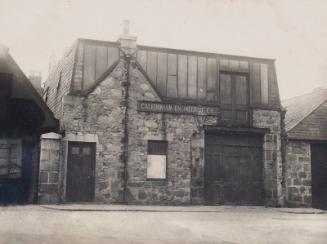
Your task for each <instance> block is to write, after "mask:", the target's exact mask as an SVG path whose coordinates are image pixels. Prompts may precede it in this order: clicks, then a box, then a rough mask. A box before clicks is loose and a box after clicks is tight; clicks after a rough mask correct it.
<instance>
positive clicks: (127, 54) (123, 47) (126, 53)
mask: <svg viewBox="0 0 327 244" xmlns="http://www.w3.org/2000/svg"><path fill="white" fill-rule="evenodd" d="M123 25H124V32H123V35H121V36H120V37H119V39H118V43H119V44H120V51H121V53H122V56H123V59H124V61H125V65H124V66H125V70H126V79H124V81H123V82H122V88H123V92H124V94H123V99H122V102H121V107H123V108H125V114H124V119H123V122H122V123H123V127H124V128H123V130H124V135H123V138H122V143H123V144H124V149H123V154H122V162H123V167H124V172H123V202H124V203H128V192H127V190H128V185H127V182H128V134H129V131H128V110H129V101H128V100H129V86H130V69H131V61H132V60H133V59H135V56H136V51H137V48H136V37H135V36H130V35H129V21H128V20H124V21H123Z"/></svg>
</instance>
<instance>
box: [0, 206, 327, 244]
mask: <svg viewBox="0 0 327 244" xmlns="http://www.w3.org/2000/svg"><path fill="white" fill-rule="evenodd" d="M0 243H1V244H4V243H6V244H7V243H24V244H29V243H31V244H32V243H33V244H36V243H47V244H48V243H69V244H71V243H87V244H90V243H226V244H227V243H228V244H231V243H249V244H250V243H251V244H254V243H278V244H279V243H291V244H295V243H296V244H302V243H312V244H319V243H321V244H325V243H327V212H324V211H320V210H314V209H285V208H282V209H273V208H264V207H228V206H219V207H205V206H200V207H145V206H143V207H141V206H119V205H111V206H108V205H62V206H60V205H57V206H55V205H53V206H20V207H18V206H16V207H15V206H11V207H0Z"/></svg>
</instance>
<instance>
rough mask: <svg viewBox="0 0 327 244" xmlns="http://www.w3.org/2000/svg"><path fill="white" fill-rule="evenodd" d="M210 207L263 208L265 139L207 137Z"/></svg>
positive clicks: (253, 136) (256, 137)
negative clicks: (263, 148)
mask: <svg viewBox="0 0 327 244" xmlns="http://www.w3.org/2000/svg"><path fill="white" fill-rule="evenodd" d="M205 147H206V149H205V153H206V156H205V200H206V203H207V204H211V205H220V204H230V205H262V204H263V181H262V178H263V175H262V164H263V163H262V136H260V135H253V134H221V133H217V134H206V143H205Z"/></svg>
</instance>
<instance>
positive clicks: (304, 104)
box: [282, 88, 327, 132]
mask: <svg viewBox="0 0 327 244" xmlns="http://www.w3.org/2000/svg"><path fill="white" fill-rule="evenodd" d="M325 101H327V88H317V89H315V90H313V91H312V92H311V93H307V94H304V95H301V96H297V97H293V98H290V99H287V100H284V101H282V105H283V107H284V108H286V115H285V127H286V131H287V132H289V131H290V130H292V129H293V128H295V127H296V126H297V125H298V124H299V123H300V122H301V121H302V120H303V119H305V118H306V117H308V116H309V115H310V114H311V113H312V112H313V111H315V110H316V109H317V108H318V107H319V106H320V105H322V104H323V103H324V102H325Z"/></svg>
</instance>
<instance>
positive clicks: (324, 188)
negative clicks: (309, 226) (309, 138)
mask: <svg viewBox="0 0 327 244" xmlns="http://www.w3.org/2000/svg"><path fill="white" fill-rule="evenodd" d="M311 171H312V206H313V207H315V208H321V209H327V144H311Z"/></svg>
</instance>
